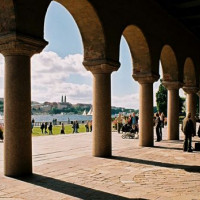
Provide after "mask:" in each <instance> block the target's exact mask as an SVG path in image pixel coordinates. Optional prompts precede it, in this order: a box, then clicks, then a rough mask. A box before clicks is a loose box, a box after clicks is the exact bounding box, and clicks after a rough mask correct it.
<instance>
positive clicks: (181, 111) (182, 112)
mask: <svg viewBox="0 0 200 200" xmlns="http://www.w3.org/2000/svg"><path fill="white" fill-rule="evenodd" d="M185 111H186V108H185V97H179V115H181V116H185Z"/></svg>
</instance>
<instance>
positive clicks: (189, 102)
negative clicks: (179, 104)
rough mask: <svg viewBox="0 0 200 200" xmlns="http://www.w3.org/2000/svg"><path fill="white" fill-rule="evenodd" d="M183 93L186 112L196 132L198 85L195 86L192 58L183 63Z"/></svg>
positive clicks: (195, 73) (194, 69) (195, 74)
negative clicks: (189, 115) (185, 95)
mask: <svg viewBox="0 0 200 200" xmlns="http://www.w3.org/2000/svg"><path fill="white" fill-rule="evenodd" d="M183 72H184V87H183V89H184V91H185V92H186V94H187V99H186V111H187V113H189V112H190V113H191V119H192V120H193V122H194V124H195V130H196V118H195V117H196V112H197V108H196V107H197V95H196V93H197V92H198V90H199V89H198V85H197V78H198V77H197V74H198V73H197V72H196V67H195V64H194V61H193V60H192V58H190V57H188V58H186V60H185V63H184V71H183Z"/></svg>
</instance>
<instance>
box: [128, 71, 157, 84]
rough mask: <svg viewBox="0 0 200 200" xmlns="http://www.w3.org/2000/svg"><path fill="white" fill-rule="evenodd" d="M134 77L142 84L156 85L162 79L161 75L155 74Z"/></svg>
mask: <svg viewBox="0 0 200 200" xmlns="http://www.w3.org/2000/svg"><path fill="white" fill-rule="evenodd" d="M132 77H133V78H134V80H136V81H138V82H139V83H140V84H146V83H154V82H155V81H157V80H158V79H159V78H160V76H159V75H157V74H154V73H138V74H133V75H132Z"/></svg>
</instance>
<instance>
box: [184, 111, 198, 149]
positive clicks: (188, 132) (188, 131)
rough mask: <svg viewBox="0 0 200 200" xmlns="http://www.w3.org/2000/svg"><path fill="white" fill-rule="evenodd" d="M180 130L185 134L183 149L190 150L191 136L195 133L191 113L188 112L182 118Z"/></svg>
mask: <svg viewBox="0 0 200 200" xmlns="http://www.w3.org/2000/svg"><path fill="white" fill-rule="evenodd" d="M182 131H183V133H184V135H185V139H184V143H183V151H188V152H192V136H194V135H195V129H194V123H193V121H192V119H191V113H188V114H187V116H186V117H185V118H184V120H183V124H182Z"/></svg>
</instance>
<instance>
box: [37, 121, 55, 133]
mask: <svg viewBox="0 0 200 200" xmlns="http://www.w3.org/2000/svg"><path fill="white" fill-rule="evenodd" d="M47 128H48V130H49V135H52V134H53V125H52V122H50V124H49V126H48V123H47V122H45V123H42V124H41V126H40V129H41V131H42V134H43V133H45V134H47V133H48V132H47Z"/></svg>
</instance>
